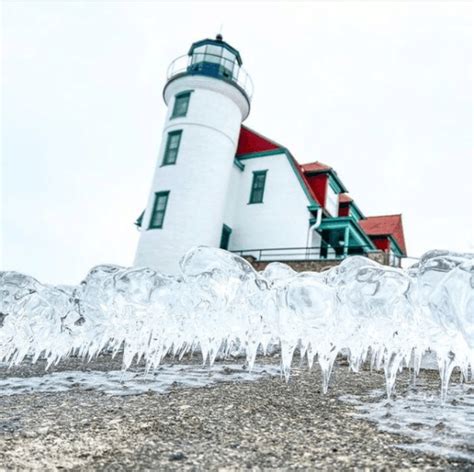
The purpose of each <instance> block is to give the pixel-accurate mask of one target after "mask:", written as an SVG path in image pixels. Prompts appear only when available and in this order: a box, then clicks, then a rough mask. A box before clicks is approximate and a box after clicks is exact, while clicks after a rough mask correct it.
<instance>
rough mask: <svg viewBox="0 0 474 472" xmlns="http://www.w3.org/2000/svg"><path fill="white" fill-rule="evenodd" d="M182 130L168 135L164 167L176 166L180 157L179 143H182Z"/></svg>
mask: <svg viewBox="0 0 474 472" xmlns="http://www.w3.org/2000/svg"><path fill="white" fill-rule="evenodd" d="M182 134H183V131H182V130H179V131H171V132H169V133H168V139H167V140H166V148H165V155H164V156H163V163H162V164H161V165H162V166H168V165H171V164H176V159H177V157H178V150H179V143H180V142H181V135H182Z"/></svg>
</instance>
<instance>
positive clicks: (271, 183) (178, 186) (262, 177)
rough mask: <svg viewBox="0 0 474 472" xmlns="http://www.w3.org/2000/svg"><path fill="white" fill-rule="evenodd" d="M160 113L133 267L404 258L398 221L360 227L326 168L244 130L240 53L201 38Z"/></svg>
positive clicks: (245, 88)
mask: <svg viewBox="0 0 474 472" xmlns="http://www.w3.org/2000/svg"><path fill="white" fill-rule="evenodd" d="M163 97H164V100H165V103H166V104H167V106H168V112H167V116H166V121H165V125H164V129H163V138H162V144H161V149H160V152H159V156H158V162H157V166H156V169H155V174H154V177H153V180H152V185H151V190H150V194H149V198H148V203H147V206H146V209H145V210H144V212H143V213H142V214H141V215H140V217H139V218H138V220H137V222H136V224H137V226H138V228H139V230H140V232H141V234H140V240H139V243H138V248H137V253H136V258H135V265H136V266H148V267H152V268H154V269H157V270H160V271H161V272H165V273H171V274H173V273H176V272H177V271H178V262H179V259H180V258H181V256H182V255H183V254H184V253H185V252H186V251H187V250H189V249H190V248H191V247H193V246H198V245H206V246H214V247H221V248H224V249H227V250H229V251H234V252H236V253H238V254H241V255H244V256H253V257H254V258H255V259H256V260H287V261H289V260H305V259H338V258H342V257H346V256H348V255H351V254H367V253H369V252H372V251H377V250H382V251H385V252H387V253H389V254H390V255H391V261H393V264H394V265H398V264H399V258H400V257H403V256H404V255H406V249H405V242H404V235H403V226H402V222H401V215H384V216H377V217H369V218H366V217H365V216H364V214H363V213H362V212H361V210H360V209H359V208H358V207H357V205H356V204H355V202H354V201H353V200H352V198H351V197H349V196H348V194H347V189H346V187H345V186H344V184H343V183H342V181H341V180H340V178H339V177H338V175H337V173H336V172H335V171H334V169H332V168H331V167H329V166H327V165H325V164H322V163H320V162H313V163H310V164H304V165H301V164H299V163H298V162H297V161H296V159H295V158H294V157H293V155H292V154H291V153H290V151H289V150H288V149H287V148H286V147H284V146H282V145H280V144H278V143H276V142H274V141H272V140H270V139H268V138H266V137H264V136H262V135H260V134H259V133H257V132H255V131H253V130H251V129H250V128H247V127H245V126H243V125H242V122H243V121H244V120H245V119H246V118H247V117H248V115H249V112H250V102H251V98H252V82H251V80H250V77H249V76H248V74H247V73H246V72H245V71H244V69H243V68H242V59H241V57H240V54H239V52H238V51H237V50H236V49H234V48H233V47H232V46H230V45H229V44H228V43H226V42H224V41H223V39H222V37H221V36H220V35H218V36H217V37H216V39H205V40H202V41H198V42H196V43H194V44H193V45H192V46H191V49H190V50H189V53H188V54H187V55H186V56H182V57H179V58H178V59H176V60H175V61H173V63H172V64H171V66H170V68H169V71H168V78H167V82H166V85H165V88H164V91H163Z"/></svg>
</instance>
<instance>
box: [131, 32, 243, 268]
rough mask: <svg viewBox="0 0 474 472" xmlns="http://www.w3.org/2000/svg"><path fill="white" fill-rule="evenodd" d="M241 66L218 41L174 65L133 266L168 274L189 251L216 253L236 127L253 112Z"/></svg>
mask: <svg viewBox="0 0 474 472" xmlns="http://www.w3.org/2000/svg"><path fill="white" fill-rule="evenodd" d="M241 66H242V60H241V58H240V54H239V52H238V51H237V50H236V49H234V48H233V47H232V46H230V45H229V44H227V43H226V42H224V41H223V39H222V36H221V35H218V36H217V37H216V39H205V40H202V41H198V42H196V43H194V44H193V45H192V46H191V49H190V50H189V53H188V54H187V55H186V56H182V57H179V58H177V59H176V60H175V61H173V62H172V63H171V65H170V68H169V70H168V77H167V82H166V85H165V87H164V90H163V97H164V100H165V103H166V104H167V106H168V112H167V116H166V121H165V125H164V129H163V135H162V143H161V148H160V152H159V155H158V162H157V166H156V170H155V175H154V177H153V183H152V186H151V191H150V195H149V198H148V204H147V207H146V209H145V212H144V214H143V216H142V219H141V225H140V230H141V235H140V240H139V244H138V248H137V253H136V257H135V265H136V266H147V267H151V268H153V269H156V270H159V271H160V272H164V273H169V274H173V273H176V272H177V271H178V262H179V259H180V258H181V256H182V255H183V254H184V253H185V252H186V251H187V250H189V249H190V248H191V247H193V246H196V245H207V246H215V247H219V244H220V241H221V238H222V236H223V229H224V231H225V228H226V227H225V225H224V211H225V204H226V200H227V192H228V189H229V181H230V178H231V173H232V166H233V162H234V157H235V152H236V148H237V142H238V138H239V133H240V126H241V123H242V121H243V120H245V119H246V118H247V116H248V114H249V111H250V99H251V93H252V89H251V87H252V84H251V80H250V78H249V76H248V75H247V74H246V72H245V71H244V70H243V69H242V67H241Z"/></svg>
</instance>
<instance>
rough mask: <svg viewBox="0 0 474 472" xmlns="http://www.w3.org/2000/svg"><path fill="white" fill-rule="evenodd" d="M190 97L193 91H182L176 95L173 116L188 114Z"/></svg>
mask: <svg viewBox="0 0 474 472" xmlns="http://www.w3.org/2000/svg"><path fill="white" fill-rule="evenodd" d="M190 97H191V92H187V93H181V94H179V95H177V96H176V98H175V101H174V107H173V113H172V115H171V118H177V117H180V116H186V113H187V112H188V107H189V99H190Z"/></svg>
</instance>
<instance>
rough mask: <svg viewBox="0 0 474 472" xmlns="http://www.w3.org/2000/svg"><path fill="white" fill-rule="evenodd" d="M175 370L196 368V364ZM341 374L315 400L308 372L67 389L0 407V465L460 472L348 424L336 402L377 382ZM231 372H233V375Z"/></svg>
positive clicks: (395, 439) (16, 372) (114, 364)
mask: <svg viewBox="0 0 474 472" xmlns="http://www.w3.org/2000/svg"><path fill="white" fill-rule="evenodd" d="M120 362H121V360H120V359H114V360H112V359H110V358H109V357H108V356H101V357H99V358H98V359H96V360H94V361H92V363H90V364H86V363H83V362H81V361H80V360H79V359H68V360H67V361H65V362H63V363H61V365H59V366H56V367H53V368H52V371H55V372H61V371H71V370H74V371H84V372H87V371H95V372H97V371H102V372H106V371H110V370H117V369H119V368H120ZM183 363H186V364H190V363H196V366H199V365H200V359H198V358H195V359H185V360H183ZM257 363H258V364H259V365H260V364H264V365H267V364H270V365H272V366H273V367H275V366H277V365H278V360H277V359H269V358H259V359H258V361H257ZM344 364H346V363H345V362H344V361H340V362H339V361H338V362H337V364H336V368H335V372H334V376H333V378H332V380H331V386H330V389H329V392H328V394H327V395H323V394H322V393H321V377H320V371H319V369H314V370H312V371H308V370H307V368H306V367H303V368H299V367H298V366H297V364H296V365H295V366H294V368H293V373H292V378H291V380H290V382H289V383H288V384H286V383H285V382H284V381H283V380H282V379H281V378H280V377H265V378H263V379H261V380H256V381H252V382H224V383H217V384H214V385H211V386H206V387H200V388H180V387H179V386H176V385H175V386H171V389H170V390H169V391H168V392H167V393H164V394H157V393H153V392H148V393H147V394H142V395H131V396H117V395H115V396H110V395H108V394H106V393H104V392H101V391H98V390H96V389H81V388H76V389H72V390H68V391H67V392H62V393H27V394H21V395H10V396H4V397H2V398H1V407H0V465H1V466H3V467H5V466H7V467H11V468H20V469H22V468H35V467H36V468H41V469H46V470H51V469H55V468H58V467H63V468H66V469H74V468H75V469H88V470H90V469H101V470H103V469H104V468H105V469H114V470H129V469H135V470H136V469H139V470H144V469H149V468H155V469H156V468H167V469H170V468H176V469H194V470H196V469H197V470H204V469H206V470H209V469H217V468H219V467H228V468H245V467H247V466H250V467H253V468H255V469H257V470H258V469H262V468H268V467H282V468H318V469H332V470H334V469H337V468H339V469H341V468H346V469H347V468H350V467H384V466H385V467H388V468H390V469H393V468H408V467H417V468H421V469H425V468H435V469H438V470H450V469H453V470H454V469H456V470H469V469H472V467H473V463H472V462H470V461H469V460H462V459H456V458H447V457H442V456H436V455H434V454H430V453H423V452H419V451H408V450H402V449H400V448H399V446H402V445H405V446H409V447H412V446H416V441H414V440H413V439H410V438H407V437H404V436H400V435H396V434H392V433H388V432H383V431H379V430H378V429H377V427H376V425H375V424H373V423H370V422H368V421H366V420H364V419H361V418H360V417H357V414H358V411H357V408H356V407H355V406H354V405H350V404H347V403H345V402H343V401H342V400H340V397H341V395H361V394H362V395H364V394H369V393H370V392H371V391H372V390H374V389H380V388H383V384H384V380H383V374H382V373H379V372H368V371H362V372H360V373H357V374H354V373H351V372H349V371H348V368H347V366H346V365H344ZM234 365H235V368H236V369H240V368H241V363H238V362H236V363H235V364H234ZM219 366H221V363H217V367H218V368H219ZM43 374H44V364H43V365H41V363H40V364H38V365H34V366H32V365H28V364H27V365H23V366H20V367H15V368H12V369H10V370H8V371H7V370H6V369H4V368H0V379H5V378H8V377H12V376H16V377H18V376H23V377H28V376H29V377H31V376H38V375H43ZM46 375H49V374H46ZM421 378H422V379H423V382H424V383H425V384H427V385H431V386H432V389H433V390H434V391H438V390H437V389H438V387H439V378H438V374H437V373H435V372H430V371H423V372H422V374H421ZM408 385H409V373H408V372H404V373H402V374H400V383H399V386H397V392H399V393H402V392H403V391H404V389H406V388H407V386H408ZM395 401H396V400H395ZM471 447H472V446H471Z"/></svg>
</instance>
